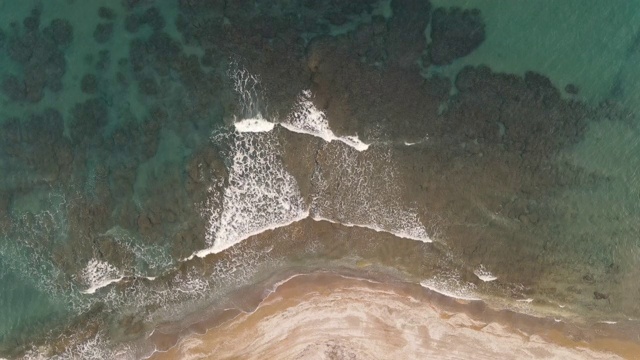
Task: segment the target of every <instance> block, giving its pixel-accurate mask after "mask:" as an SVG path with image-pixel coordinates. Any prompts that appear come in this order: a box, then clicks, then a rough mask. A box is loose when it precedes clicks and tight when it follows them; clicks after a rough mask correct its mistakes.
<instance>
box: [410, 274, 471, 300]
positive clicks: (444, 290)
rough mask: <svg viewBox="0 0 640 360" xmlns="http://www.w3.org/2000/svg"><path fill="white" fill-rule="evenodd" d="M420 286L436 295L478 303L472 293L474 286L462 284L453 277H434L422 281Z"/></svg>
mask: <svg viewBox="0 0 640 360" xmlns="http://www.w3.org/2000/svg"><path fill="white" fill-rule="evenodd" d="M420 285H421V286H422V287H424V288H427V289H429V290H431V291H435V292H437V293H438V294H441V295H444V296H448V297H451V298H455V299H459V300H465V301H479V300H481V299H480V298H478V297H476V296H475V294H474V293H473V289H474V286H473V284H471V283H468V284H462V283H461V282H460V280H458V279H457V278H454V277H447V278H441V277H434V278H432V279H427V280H423V281H421V282H420Z"/></svg>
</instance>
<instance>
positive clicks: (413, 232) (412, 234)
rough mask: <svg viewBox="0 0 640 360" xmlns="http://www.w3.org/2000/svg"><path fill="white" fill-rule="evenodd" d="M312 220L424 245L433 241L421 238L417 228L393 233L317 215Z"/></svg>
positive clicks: (375, 227)
mask: <svg viewBox="0 0 640 360" xmlns="http://www.w3.org/2000/svg"><path fill="white" fill-rule="evenodd" d="M311 218H312V219H313V220H315V221H327V222H330V223H333V224H340V225H342V226H346V227H359V228H365V229H369V230H373V231H376V232H383V233H387V234H391V235H393V236H396V237H399V238H403V239H409V240H415V241H421V242H424V243H432V242H433V240H431V239H429V238H428V237H425V236H423V235H422V234H421V233H422V228H417V229H407V230H408V231H393V230H387V229H383V228H381V227H379V226H377V225H371V224H352V223H348V222H347V223H343V222H338V221H335V220H331V219H327V218H324V217H322V216H318V215H314V216H313V217H311Z"/></svg>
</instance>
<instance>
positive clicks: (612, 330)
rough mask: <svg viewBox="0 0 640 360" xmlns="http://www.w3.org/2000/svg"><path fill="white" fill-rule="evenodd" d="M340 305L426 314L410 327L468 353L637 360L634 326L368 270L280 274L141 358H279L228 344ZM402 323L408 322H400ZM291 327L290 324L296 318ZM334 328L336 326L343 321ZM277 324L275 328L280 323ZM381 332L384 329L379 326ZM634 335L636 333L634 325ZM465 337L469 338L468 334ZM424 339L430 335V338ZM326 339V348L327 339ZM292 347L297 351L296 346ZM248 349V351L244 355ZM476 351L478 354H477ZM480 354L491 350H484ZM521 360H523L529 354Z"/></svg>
mask: <svg viewBox="0 0 640 360" xmlns="http://www.w3.org/2000/svg"><path fill="white" fill-rule="evenodd" d="M285 273H286V272H285ZM362 296H364V297H366V299H367V300H369V302H368V303H367V302H366V301H365V302H362V301H358V299H360V298H361V297H362ZM376 298H380V299H381V300H380V301H381V302H380V304H375V302H377V300H375V299H376ZM240 299H242V302H243V303H244V305H245V306H243V307H244V309H238V308H230V307H226V306H227V305H228V304H232V303H238V301H239V300H240ZM341 299H342V300H345V299H347V300H345V304H346V305H345V306H346V307H345V308H350V309H351V311H353V309H354V308H355V309H357V308H360V310H361V311H355V312H354V314H352V315H351V316H356V317H357V316H363V319H364V318H370V317H374V318H375V317H380V316H381V315H380V314H377V315H376V314H374V313H375V312H376V311H378V310H379V309H378V307H376V306H374V305H380V306H381V307H385V306H387V307H394V306H396V305H398V306H399V304H404V305H402V306H409V307H412V306H413V307H416V308H417V309H418V310H420V313H421V314H422V313H423V312H424V314H425V315H424V318H423V319H414V320H415V321H420V320H428V321H427V322H426V323H425V324H424V325H422V326H427V328H428V327H429V326H431V327H433V326H435V327H441V326H445V327H450V326H453V327H454V328H455V329H457V330H460V331H462V333H461V334H458V335H460V336H462V337H466V338H469V336H471V335H469V334H473V336H475V337H477V339H476V340H477V341H476V343H475V344H473V346H481V340H482V337H486V339H485V340H491V338H492V337H496V338H495V339H493V342H495V341H498V340H500V339H502V340H504V339H508V341H506V340H505V341H506V342H507V343H509V344H507V343H505V344H504V345H505V346H507V347H506V348H505V349H509V347H510V346H513V345H514V344H513V342H514V341H515V342H516V343H519V344H520V348H511V350H513V351H520V350H522V349H528V348H532V349H538V348H539V347H540V348H545V349H547V350H546V351H551V352H552V353H554V354H555V353H557V355H561V354H562V356H566V357H565V358H593V359H604V358H606V359H609V358H623V359H632V356H634V354H638V353H640V341H633V340H632V339H631V335H630V334H632V333H633V332H630V331H628V330H629V328H630V327H632V326H633V325H634V324H632V323H631V322H629V323H626V324H621V323H618V324H608V323H606V322H599V323H592V324H590V325H579V324H576V323H571V322H566V321H565V320H562V321H558V320H557V319H554V318H552V317H536V316H532V315H527V314H523V313H518V312H515V311H513V310H497V309H493V308H491V307H490V306H489V305H488V304H487V303H486V302H484V301H482V300H463V299H456V298H454V297H449V296H446V295H443V294H441V293H438V292H437V291H434V290H430V289H428V288H425V287H423V286H421V285H420V284H415V283H409V282H405V281H402V280H400V279H398V278H395V277H393V276H390V275H387V274H383V273H372V272H369V271H366V272H365V271H363V272H357V271H355V270H353V269H336V270H312V271H309V272H306V273H294V274H293V275H291V272H289V274H288V275H283V273H280V274H279V275H274V276H272V277H271V278H270V279H269V280H267V281H266V282H263V283H260V284H255V285H251V286H246V287H244V288H243V289H241V290H238V291H237V292H235V293H234V294H232V295H231V296H230V297H229V299H228V301H227V302H226V303H227V305H224V306H223V307H224V309H219V310H216V311H215V312H213V313H212V315H211V316H209V317H206V318H205V319H202V317H200V320H199V321H196V322H193V323H191V324H190V325H188V326H187V327H185V328H182V329H181V330H180V331H179V332H177V333H166V332H163V330H162V328H163V327H162V326H160V327H158V328H157V329H156V330H154V331H153V333H152V334H151V335H150V336H148V337H147V339H145V340H144V342H146V343H147V344H153V348H155V349H156V350H154V351H153V353H151V354H149V355H148V356H145V357H144V358H145V359H174V358H184V357H187V356H188V355H193V356H196V355H197V356H196V357H202V358H208V357H207V355H206V352H207V349H209V350H214V349H216V356H218V358H220V357H221V358H225V356H226V357H235V356H240V357H243V356H245V357H246V356H249V357H250V358H251V357H252V356H253V357H255V358H260V357H261V356H268V355H269V354H271V355H272V356H274V355H279V353H277V351H279V350H283V349H280V348H278V345H279V343H278V342H275V343H273V342H272V341H267V342H266V344H263V345H264V346H263V347H261V348H260V349H253V350H258V351H260V350H262V351H264V352H263V353H260V354H258V353H252V352H249V353H244V354H241V353H240V352H239V351H240V349H243V348H245V347H243V346H239V345H240V344H237V343H236V344H235V347H234V345H232V344H229V343H228V342H232V343H233V341H236V340H237V341H242V340H241V339H242V338H243V336H244V337H246V336H248V335H247V334H252V333H255V332H256V331H258V330H259V328H260V327H264V325H265V324H270V323H269V322H270V321H274V320H273V319H275V318H276V317H278V316H286V315H282V314H287V312H289V313H291V312H292V311H294V310H296V309H297V308H299V307H304V306H305V304H307V305H308V306H311V305H312V304H313V305H315V306H318V307H321V305H322V304H323V303H324V302H326V301H330V303H331V304H332V305H331V306H335V305H336V302H339V301H341ZM385 302H386V303H385ZM372 304H373V305H372ZM407 304H408V305H407ZM365 305H366V306H365ZM246 306H249V307H252V306H253V308H252V309H247V308H246ZM366 307H370V308H369V310H370V312H368V311H367V309H366ZM414 310H415V309H414ZM294 312H295V311H294ZM313 312H314V310H313V309H311V308H307V309H306V314H305V312H304V311H301V312H299V313H296V316H301V317H300V318H299V319H308V318H309V317H313V316H314V314H313ZM338 314H339V312H338ZM303 315H304V316H303ZM315 315H321V314H315ZM195 317H197V315H195V314H194V315H192V316H190V317H188V318H191V319H193V318H195ZM338 317H339V316H336V318H338ZM332 318H333V316H332ZM401 318H402V315H399V319H396V320H398V321H400V319H401ZM325 320H327V318H325ZM343 320H344V319H343ZM352 320H353V319H352ZM387 320H389V319H387ZM405 320H406V319H404V320H402V321H405ZM293 321H295V318H294V320H293ZM327 321H329V320H327ZM336 321H340V319H337V320H336ZM354 321H355V320H354ZM347 323H349V321H347ZM276 324H278V322H277V321H276ZM279 324H280V325H279V326H278V327H273V326H272V327H270V329H271V330H270V332H274V334H268V335H269V336H271V337H273V336H278V331H277V330H275V329H277V328H281V327H285V325H284V323H282V322H280V323H279ZM362 324H365V323H364V322H363V321H362V319H361V320H360V325H357V326H354V328H353V329H347V328H344V329H343V330H348V332H351V335H350V336H346V337H345V339H350V338H353V339H356V338H359V337H358V336H355V337H353V336H354V334H358V332H359V331H363V330H362V329H363V328H370V331H374V330H371V326H369V325H371V324H368V325H367V324H365V325H366V326H365V325H362ZM270 325H274V324H270ZM286 325H287V326H292V329H293V330H295V331H293V330H292V331H291V332H290V333H288V334H280V336H282V335H284V338H283V339H289V335H291V336H293V337H295V336H296V335H295V334H298V333H300V332H302V333H304V326H298V324H286ZM378 325H380V326H382V324H378ZM396 325H397V324H396ZM383 327H384V328H386V329H387V330H386V331H387V332H388V331H391V330H389V329H392V328H393V326H391V327H389V324H386V325H385V326H383ZM167 328H168V327H167V326H165V331H166V329H167ZM374 328H375V326H374ZM635 328H638V325H637V324H636V325H635ZM396 329H398V328H396ZM405 330H406V329H405ZM430 330H432V331H431V333H433V329H430ZM440 330H442V329H440ZM625 330H627V331H625ZM234 331H237V333H234ZM469 331H471V332H470V333H469ZM374 332H375V331H374ZM322 333H323V332H322V331H321V332H320V335H318V336H320V337H321V336H322ZM427 333H430V332H429V331H427ZM467 333H469V334H467ZM232 334H235V335H233V336H236V338H233V336H232ZM332 334H333V335H336V334H337V333H336V332H332ZM416 334H417V333H415V331H414V332H411V331H407V332H405V334H403V336H404V337H407V336H409V337H411V336H413V337H415V336H416ZM625 334H626V335H625ZM262 335H267V334H262ZM333 335H332V336H333ZM448 336H454V337H455V336H456V334H449V335H448ZM333 337H335V336H333ZM339 337H340V336H339ZM232 338H233V339H232ZM391 338H393V336H390V337H389V340H391ZM423 338H425V339H431V340H432V344H431V345H434V344H435V345H434V346H435V348H437V347H438V346H442V344H441V343H438V341H441V340H440V339H437V340H436V339H435V338H434V336H426V337H423ZM225 339H226V340H225ZM416 339H417V338H416ZM469 339H471V338H469ZM517 339H519V340H517ZM244 340H248V339H244ZM281 340H282V339H281ZM300 340H301V341H303V340H305V338H304V337H301V338H300ZM316 340H318V339H316ZM325 340H326V341H330V340H331V339H325ZM334 340H335V339H334ZM343 340H344V339H343ZM225 341H226V342H227V343H226V344H227V345H228V346H229V348H226V350H225V351H228V352H221V351H222V350H221V349H223V348H224V344H222V343H223V342H225ZM260 341H261V339H260V338H257V339H253V340H252V341H251V344H257V343H260ZM282 341H284V340H282ZM287 341H293V340H287ZM331 341H333V340H331ZM345 341H346V340H345ZM350 341H351V340H350ZM491 342H492V341H488V342H487V343H491ZM196 343H197V344H199V345H198V347H196V348H197V350H193V349H194V348H193V347H192V346H194V344H196ZM269 344H272V345H273V348H270V347H269V346H267V345H269ZM245 345H247V344H245ZM307 345H309V344H307ZM352 345H353V344H352ZM413 345H416V344H413ZM445 345H446V344H445ZM471 345H472V344H470V346H471ZM247 346H248V345H247ZM296 346H301V345H300V344H297V345H296ZM345 346H346V345H345ZM354 346H355V345H354ZM381 346H382V345H381ZM347 347H348V346H347ZM405 347H406V346H405ZM414 347H415V346H414ZM471 347H472V346H471ZM390 349H396V347H394V346H391V347H390ZM549 349H551V350H549ZM253 350H251V349H249V350H247V351H253ZM396 350H397V349H396ZM431 350H433V351H436V350H437V349H436V350H434V349H431V348H430V346H429V344H428V343H426V344H425V343H424V341H422V348H421V347H420V346H418V347H417V348H415V349H413V351H414V352H413V353H412V354H414V355H419V354H423V355H429V354H430V355H432V356H433V355H438V353H434V352H431V353H430V351H431ZM494 350H495V349H494ZM503 350H504V349H503ZM269 351H276V352H275V353H274V352H269ZM318 351H320V350H318ZM345 351H346V350H345ZM353 351H356V350H353ZM398 351H399V350H398ZM438 351H439V350H438ZM461 351H462V350H461ZM475 351H479V349H476V350H475ZM485 351H488V350H486V349H485ZM496 351H497V350H496ZM536 351H538V350H535V351H534V350H532V352H531V353H530V354H533V356H529V357H528V358H536V356H535V354H536ZM223 355H224V356H223ZM370 355H371V354H370ZM407 355H410V354H407ZM441 355H443V356H445V355H446V354H445V353H442V354H441ZM494 355H498V356H499V353H495V354H494ZM539 356H540V357H544V356H543V355H542V353H540V354H539ZM575 356H578V357H575ZM524 357H525V358H527V356H526V355H525V356H524ZM282 358H290V357H288V355H287V354H283V355H282Z"/></svg>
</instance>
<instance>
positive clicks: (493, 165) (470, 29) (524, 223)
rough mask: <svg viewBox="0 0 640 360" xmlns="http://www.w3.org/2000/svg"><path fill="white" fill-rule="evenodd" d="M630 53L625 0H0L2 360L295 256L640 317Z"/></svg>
mask: <svg viewBox="0 0 640 360" xmlns="http://www.w3.org/2000/svg"><path fill="white" fill-rule="evenodd" d="M452 7H459V9H458V10H456V11H457V12H456V11H453V10H450V9H451V8H452ZM438 9H439V10H441V12H438ZM443 9H444V10H443ZM465 9H466V10H465ZM471 9H477V10H479V11H475V10H474V11H471ZM465 11H466V12H465ZM443 14H445V15H443ZM434 24H437V25H434ZM438 29H439V30H438ZM439 31H440V32H439ZM480 33H482V36H479V35H478V34H480ZM437 51H441V52H442V53H439V54H440V55H436V52H437ZM437 59H440V60H437ZM442 59H446V61H445V60H442ZM638 60H640V3H639V2H637V1H631V0H629V1H619V2H611V3H607V2H602V1H587V2H585V1H577V0H576V1H562V2H559V1H550V0H549V1H536V2H522V1H508V0H493V1H482V2H476V1H457V0H456V1H444V0H443V1H431V2H427V1H418V0H415V1H409V0H407V1H391V2H389V1H382V2H379V3H378V2H374V1H357V2H356V1H353V2H349V1H345V2H333V1H318V2H304V1H298V2H295V1H294V2H290V1H275V2H268V1H241V2H237V3H235V2H234V3H233V4H227V2H223V1H135V0H128V1H121V2H114V1H91V2H85V1H48V2H42V1H13V2H9V1H1V0H0V85H1V88H0V90H1V91H0V357H3V356H4V357H7V358H13V357H23V356H25V357H31V358H38V357H39V356H40V357H45V358H46V357H54V356H59V357H60V358H73V357H74V356H76V357H81V358H82V357H84V358H91V357H98V358H99V357H105V358H108V357H110V356H111V355H113V354H116V353H117V354H119V356H123V357H124V356H125V355H123V354H125V353H126V354H130V355H131V357H132V358H136V357H142V356H143V355H145V354H147V352H148V349H145V348H144V347H135V346H133V345H131V344H132V343H131V342H132V341H134V340H139V339H140V338H142V337H144V336H145V335H148V334H149V333H150V332H151V331H152V330H153V328H154V326H156V325H157V324H159V323H162V322H164V321H175V320H178V319H181V318H183V317H184V316H186V315H187V314H189V313H192V312H194V311H197V310H202V309H203V308H206V306H208V305H211V304H212V303H215V302H216V301H220V297H222V296H223V295H224V294H226V292H228V291H230V290H231V289H236V288H239V287H240V286H243V285H246V284H247V283H250V282H252V281H254V280H255V279H257V278H260V277H261V276H265V275H264V274H267V273H268V272H270V271H275V270H278V269H283V268H286V267H287V266H288V265H287V264H290V263H292V262H293V263H296V264H297V265H300V263H302V264H304V263H305V259H307V258H313V264H314V266H319V267H322V264H323V261H325V260H326V264H334V262H336V261H338V260H340V261H344V263H346V264H351V265H353V264H355V263H356V262H357V261H358V260H362V259H365V258H366V257H367V256H370V258H366V260H367V261H373V262H374V263H375V261H376V259H377V260H379V261H380V263H383V265H385V266H389V267H391V268H397V269H400V270H399V271H405V272H406V273H408V274H410V277H411V279H417V278H421V280H424V281H426V283H428V284H431V285H430V286H432V287H435V288H437V287H438V286H440V287H445V288H447V289H448V290H447V291H448V293H455V294H458V295H460V294H462V295H460V296H467V295H468V296H471V295H469V294H471V293H473V294H472V295H473V297H481V298H484V299H487V300H488V299H494V300H495V299H502V300H503V301H504V302H505V303H510V304H512V305H513V306H514V307H517V306H520V305H521V304H522V302H520V303H518V302H516V300H528V299H531V300H532V301H533V305H531V306H535V305H539V306H540V307H541V308H544V309H547V310H549V309H551V308H552V309H553V311H564V310H561V309H565V307H566V306H568V307H569V308H571V316H577V317H582V318H590V319H597V320H615V321H638V319H639V318H640V305H639V304H640V301H639V300H640V282H638V281H637V279H638V276H640V228H639V225H638V219H639V218H640V197H639V196H640V193H639V190H638V189H640V188H639V184H640V179H639V176H640V174H639V169H640V145H639V140H638V139H640V130H639V128H638V125H639V119H638V116H637V115H636V114H637V113H638V111H640V87H639V86H640V85H638V84H640V65H639V64H640V62H639V61H638ZM439 61H440V62H439ZM482 66H486V67H488V68H490V71H489V70H488V69H486V68H483V67H482ZM469 69H472V70H469ZM465 71H467V72H466V73H465ZM529 72H534V73H536V74H540V75H535V74H532V73H529ZM465 76H466V78H465ZM247 119H249V120H251V121H253V122H250V123H242V120H247ZM234 124H235V125H234ZM238 124H241V125H238ZM242 126H245V127H242ZM247 129H248V130H249V131H248V132H245V131H244V130H247ZM367 145H368V147H367ZM310 219H314V220H317V221H318V222H319V221H326V222H330V223H334V224H335V227H333V228H332V229H333V230H332V231H334V230H335V233H334V232H330V231H327V232H323V233H321V234H320V233H318V234H320V235H318V234H315V233H313V231H311V230H309V234H308V233H304V234H305V236H306V237H305V238H304V239H297V238H296V236H299V235H300V234H301V233H303V230H300V229H299V228H298V227H296V226H299V227H302V228H309V229H315V228H313V227H312V226H311V225H309V226H307V225H306V223H305V222H304V221H308V222H311V220H310ZM296 224H298V225H296ZM300 224H303V225H300ZM354 228H359V229H373V230H375V231H376V232H371V234H373V235H371V239H369V240H367V241H369V242H357V241H355V240H354V242H353V244H354V245H353V246H350V245H348V241H350V240H349V239H348V238H349V236H347V235H345V234H350V233H348V232H349V231H354V230H353V229H354ZM267 229H279V230H277V231H276V232H275V233H271V232H268V233H267V235H260V234H262V233H263V232H264V231H265V230H267ZM336 229H337V230H336ZM278 231H279V232H278ZM367 231H368V230H367ZM254 235H260V236H264V239H263V238H259V239H260V240H262V241H258V240H252V239H253V238H251V237H252V236H254ZM316 235H317V238H318V239H320V240H318V239H316ZM386 236H389V237H391V238H393V239H395V240H398V239H402V241H405V242H406V243H407V244H409V245H407V246H413V247H418V250H415V249H414V248H411V249H412V250H411V251H409V250H405V249H404V248H403V247H401V246H398V247H396V245H385V241H387V240H388V239H387V238H386ZM335 239H340V240H339V241H343V242H346V243H347V245H335V244H332V243H335V242H336V241H337V240H335ZM245 240H246V241H245ZM388 243H389V244H391V242H388ZM327 244H329V245H327ZM363 244H364V245H363ZM393 244H397V243H396V242H394V243H393ZM342 246H344V247H342ZM318 249H321V250H318ZM371 249H375V255H370V254H368V253H367V251H369V250H371ZM372 252H373V250H372ZM205 254H210V256H208V257H204V255H205ZM364 254H368V255H364ZM416 254H423V255H424V256H423V255H420V256H423V257H422V258H419V259H416V258H415V257H416V256H418V255H416ZM431 256H433V257H436V258H438V261H429V262H428V261H425V260H424V259H426V258H429V259H430V260H432V259H431ZM354 259H355V260H354ZM372 259H373V260H372ZM381 259H382V260H381ZM309 263H311V261H309ZM352 263H353V264H352ZM318 264H320V265H318ZM341 265H344V264H343V263H341ZM327 266H329V265H327ZM274 269H275V270H274ZM479 269H482V271H479ZM474 273H475V274H476V276H475V277H474V276H473V274H474ZM478 274H481V275H482V276H484V280H483V277H482V276H481V275H478ZM492 277H496V278H497V280H496V281H488V282H485V280H486V279H488V278H492ZM452 284H453V285H452ZM452 288H454V289H452ZM465 294H466V295H465ZM498 302H499V301H498ZM528 303H531V301H529V302H526V304H528ZM509 306H511V305H509ZM529 310H531V309H530V308H525V309H524V310H523V311H529ZM549 311H551V310H549ZM562 315H563V316H569V315H568V314H566V313H563V314H562ZM61 339H62V340H61ZM87 349H92V350H87ZM105 349H106V350H105ZM113 349H117V351H116V350H113ZM123 349H124V350H123ZM91 351H93V352H91ZM101 351H102V352H101ZM109 351H114V352H109ZM100 354H102V355H100ZM105 354H111V355H105Z"/></svg>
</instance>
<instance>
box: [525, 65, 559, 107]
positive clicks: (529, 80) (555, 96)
mask: <svg viewBox="0 0 640 360" xmlns="http://www.w3.org/2000/svg"><path fill="white" fill-rule="evenodd" d="M524 82H525V84H526V85H527V87H528V88H529V89H531V90H532V91H533V92H535V93H536V94H537V95H538V96H539V97H540V98H542V99H544V100H547V101H558V100H560V92H559V91H558V89H556V87H555V86H553V84H552V83H551V80H550V79H549V78H548V77H546V76H544V75H542V74H538V73H536V72H533V71H527V72H526V73H525V74H524Z"/></svg>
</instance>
